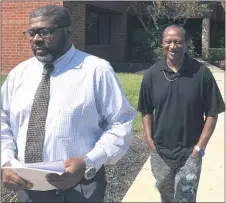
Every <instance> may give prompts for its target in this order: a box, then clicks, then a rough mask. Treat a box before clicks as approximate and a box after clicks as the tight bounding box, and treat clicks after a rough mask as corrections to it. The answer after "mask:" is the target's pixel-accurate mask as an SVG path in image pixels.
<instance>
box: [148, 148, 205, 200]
mask: <svg viewBox="0 0 226 203" xmlns="http://www.w3.org/2000/svg"><path fill="white" fill-rule="evenodd" d="M201 166H202V158H201V157H198V158H194V157H192V156H191V155H190V156H189V158H188V159H187V160H186V163H185V164H184V166H182V167H181V168H179V169H177V170H175V169H171V168H169V167H168V166H167V165H166V164H165V162H164V161H163V159H162V158H161V157H160V156H159V154H158V153H157V152H151V168H152V172H153V175H154V177H155V179H156V187H157V189H158V190H159V192H160V196H161V200H162V202H196V194H197V189H198V184H199V178H200V173H201Z"/></svg>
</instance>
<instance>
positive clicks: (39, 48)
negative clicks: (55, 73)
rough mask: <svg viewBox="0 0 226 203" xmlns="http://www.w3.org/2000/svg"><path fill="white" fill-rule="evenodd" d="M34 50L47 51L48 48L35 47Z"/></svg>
mask: <svg viewBox="0 0 226 203" xmlns="http://www.w3.org/2000/svg"><path fill="white" fill-rule="evenodd" d="M33 49H34V50H47V47H45V46H33Z"/></svg>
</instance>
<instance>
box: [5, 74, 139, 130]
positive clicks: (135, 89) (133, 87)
mask: <svg viewBox="0 0 226 203" xmlns="http://www.w3.org/2000/svg"><path fill="white" fill-rule="evenodd" d="M117 76H118V78H119V80H120V83H121V84H122V87H123V89H124V93H125V94H126V97H127V99H128V100H129V102H130V104H131V105H132V106H133V107H134V108H135V109H137V102H138V97H139V91H140V84H141V80H142V77H143V76H142V75H139V74H130V73H117ZM5 79H6V76H5V75H1V84H2V83H3V82H4V81H5ZM141 131H142V123H141V115H140V113H139V112H137V115H136V119H135V121H134V132H135V133H139V132H141Z"/></svg>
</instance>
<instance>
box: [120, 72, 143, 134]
mask: <svg viewBox="0 0 226 203" xmlns="http://www.w3.org/2000/svg"><path fill="white" fill-rule="evenodd" d="M117 76H118V78H119V81H120V83H121V85H122V87H123V90H124V93H125V94H126V97H127V99H128V100H129V102H130V104H131V105H132V106H133V107H134V108H135V110H136V109H137V103H138V98H139V92H140V84H141V80H142V78H143V75H140V74H130V73H117ZM139 132H142V122H141V115H140V113H139V112H138V111H137V114H136V119H135V121H134V133H135V134H136V133H139Z"/></svg>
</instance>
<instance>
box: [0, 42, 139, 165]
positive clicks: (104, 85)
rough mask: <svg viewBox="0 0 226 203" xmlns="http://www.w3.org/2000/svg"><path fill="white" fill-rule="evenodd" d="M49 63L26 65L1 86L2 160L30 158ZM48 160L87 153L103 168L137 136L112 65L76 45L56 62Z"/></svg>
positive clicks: (47, 137)
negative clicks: (30, 130)
mask: <svg viewBox="0 0 226 203" xmlns="http://www.w3.org/2000/svg"><path fill="white" fill-rule="evenodd" d="M43 65H44V64H43V63H41V62H39V61H38V60H37V59H36V58H35V57H33V58H31V59H28V60H27V61H24V62H22V63H20V64H19V65H18V66H17V67H15V68H14V69H13V70H12V71H11V72H10V73H9V75H8V77H7V80H6V81H5V82H4V84H3V86H2V88H1V152H2V155H1V156H2V164H1V165H3V164H4V163H6V162H7V161H8V160H9V158H10V157H16V158H17V159H18V160H19V161H21V162H24V152H25V144H26V137H27V127H28V121H29V116H30V112H31V106H32V103H33V98H34V95H35V92H36V89H37V87H38V85H39V83H40V81H41V78H42V71H43ZM53 65H54V67H55V69H54V71H53V72H52V74H51V78H50V100H49V108H48V115H47V120H46V129H45V130H46V132H45V138H44V143H43V145H44V146H43V161H44V162H48V161H58V160H65V159H67V158H71V157H82V156H85V155H86V156H87V157H88V158H89V159H90V160H91V161H92V162H93V163H94V165H95V167H96V168H97V169H99V168H100V167H101V166H102V165H103V164H115V163H116V162H117V161H118V160H119V159H120V158H121V157H122V156H123V155H124V154H125V153H126V151H127V150H128V147H129V145H130V143H131V140H132V133H133V129H132V122H133V119H134V117H135V110H134V109H133V108H132V107H131V105H130V104H129V103H128V101H127V99H126V97H125V95H124V93H123V90H122V87H121V85H120V83H119V81H118V79H117V77H116V75H115V73H114V71H113V69H112V67H111V66H110V64H109V63H108V62H107V61H105V60H103V59H100V58H98V57H95V56H92V55H89V54H87V53H84V52H82V51H79V50H77V49H75V48H74V46H73V45H72V47H71V49H70V50H69V51H68V52H67V53H66V54H65V55H63V56H62V57H60V58H59V59H57V60H56V61H55V62H54V63H53Z"/></svg>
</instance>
